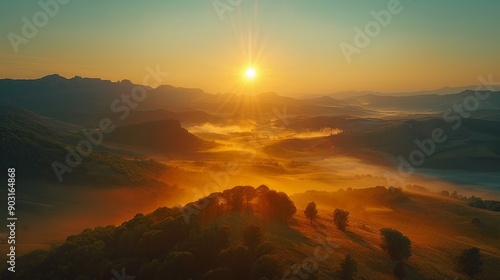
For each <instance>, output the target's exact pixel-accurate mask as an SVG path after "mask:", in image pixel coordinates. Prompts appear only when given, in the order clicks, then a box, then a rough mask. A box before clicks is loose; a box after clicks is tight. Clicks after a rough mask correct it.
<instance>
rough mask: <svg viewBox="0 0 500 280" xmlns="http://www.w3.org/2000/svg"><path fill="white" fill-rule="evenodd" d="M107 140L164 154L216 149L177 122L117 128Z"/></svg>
mask: <svg viewBox="0 0 500 280" xmlns="http://www.w3.org/2000/svg"><path fill="white" fill-rule="evenodd" d="M106 139H107V140H110V141H114V142H119V143H123V144H127V145H133V146H138V147H145V148H149V149H152V150H154V151H159V152H162V153H167V154H172V153H187V152H194V151H200V150H205V149H208V148H212V147H215V144H214V143H212V142H208V141H204V140H202V139H200V138H198V137H196V136H194V135H193V134H191V133H189V132H188V131H187V130H186V129H184V128H182V126H181V124H180V122H179V121H177V120H160V121H153V122H146V123H141V124H135V125H129V126H123V127H117V128H116V129H115V131H113V132H112V133H111V134H109V135H107V137H106Z"/></svg>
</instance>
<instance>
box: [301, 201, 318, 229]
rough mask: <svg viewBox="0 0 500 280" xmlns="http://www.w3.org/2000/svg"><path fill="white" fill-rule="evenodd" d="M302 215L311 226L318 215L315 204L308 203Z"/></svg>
mask: <svg viewBox="0 0 500 280" xmlns="http://www.w3.org/2000/svg"><path fill="white" fill-rule="evenodd" d="M304 214H305V215H306V217H307V218H308V219H309V220H310V222H311V224H312V221H313V220H314V219H316V216H317V215H318V210H317V209H316V203H314V202H309V203H308V204H307V207H306V210H304Z"/></svg>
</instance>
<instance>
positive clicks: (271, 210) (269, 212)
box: [184, 185, 297, 223]
mask: <svg viewBox="0 0 500 280" xmlns="http://www.w3.org/2000/svg"><path fill="white" fill-rule="evenodd" d="M184 209H185V210H184V211H190V210H191V211H195V212H196V214H197V215H195V216H192V215H190V213H186V215H189V216H190V217H193V218H196V219H198V220H201V221H206V220H209V219H213V218H215V217H218V216H219V215H220V214H222V213H225V212H228V211H237V212H253V213H255V214H260V215H261V216H262V217H264V218H270V219H273V220H275V221H279V222H283V223H287V222H289V221H290V219H291V218H292V217H293V215H294V214H295V213H296V212H297V208H296V207H295V203H294V202H293V201H292V200H291V199H290V198H289V197H288V195H287V194H286V193H284V192H277V191H275V190H271V189H269V187H267V186H266V185H261V186H259V187H258V188H254V187H252V186H236V187H234V188H232V189H228V190H224V191H223V192H222V193H214V194H212V195H210V196H207V197H204V198H202V199H200V200H199V201H197V202H195V203H191V204H188V205H186V206H185V207H184ZM196 209H198V210H196Z"/></svg>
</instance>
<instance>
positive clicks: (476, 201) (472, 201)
mask: <svg viewBox="0 0 500 280" xmlns="http://www.w3.org/2000/svg"><path fill="white" fill-rule="evenodd" d="M406 188H407V189H409V190H412V191H415V192H423V193H432V191H431V190H430V189H429V188H426V187H424V186H420V185H407V186H406ZM437 194H439V195H441V196H444V197H451V198H454V199H457V200H460V201H463V202H465V203H467V205H469V206H471V207H475V208H481V209H486V210H490V211H495V212H500V201H496V200H483V199H482V198H480V197H476V196H474V195H471V196H469V197H467V196H464V195H461V194H459V193H458V192H457V191H453V192H449V191H447V190H442V191H440V192H437Z"/></svg>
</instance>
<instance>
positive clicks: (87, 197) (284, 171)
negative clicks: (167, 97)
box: [19, 124, 500, 252]
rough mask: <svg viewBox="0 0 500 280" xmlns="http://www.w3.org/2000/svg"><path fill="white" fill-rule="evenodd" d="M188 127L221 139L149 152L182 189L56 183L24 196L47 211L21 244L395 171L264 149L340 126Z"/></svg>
mask: <svg viewBox="0 0 500 280" xmlns="http://www.w3.org/2000/svg"><path fill="white" fill-rule="evenodd" d="M187 129H188V130H189V131H190V132H191V133H194V134H196V135H197V136H199V137H201V138H203V139H205V140H212V141H216V142H217V143H219V144H221V145H220V146H218V147H217V148H215V149H213V150H210V151H206V152H201V153H195V154H189V155H176V156H169V157H166V156H163V155H159V154H158V155H156V154H153V155H151V154H150V155H145V156H146V157H149V158H153V159H156V160H158V161H160V162H163V163H165V164H167V165H169V166H173V167H176V169H175V171H174V172H172V171H170V172H167V173H166V174H159V177H161V179H162V180H164V181H165V182H166V183H167V184H169V185H175V186H177V188H178V189H177V190H172V189H156V190H154V191H153V190H151V189H148V188H144V187H113V188H105V189H97V188H95V187H88V188H87V187H85V186H78V187H75V186H73V187H68V186H64V185H55V186H53V187H52V191H51V193H45V194H44V195H43V197H35V198H25V205H31V206H33V207H34V209H35V208H36V209H43V211H39V210H37V211H36V212H34V213H27V214H25V215H24V217H22V216H21V218H20V223H19V224H20V231H19V240H20V243H21V244H20V248H21V249H20V250H22V251H24V252H26V251H29V250H32V249H35V248H40V247H41V248H48V247H49V244H51V243H60V242H63V241H64V239H65V238H66V237H67V236H68V235H70V234H75V233H78V232H80V231H81V230H83V229H85V228H89V227H91V228H93V227H95V226H103V225H107V224H115V225H118V224H120V223H121V222H123V221H126V220H128V219H131V218H132V217H133V216H134V215H135V214H136V213H147V212H150V211H153V210H154V209H156V208H158V207H160V206H169V207H171V206H174V205H176V204H185V203H187V202H191V201H193V200H195V199H198V198H200V197H202V196H204V195H208V194H209V193H212V192H217V191H223V190H224V189H226V188H231V187H233V186H235V185H252V186H259V185H261V184H266V185H268V186H269V187H271V188H273V189H276V190H280V191H285V192H287V193H289V194H294V193H300V192H304V191H306V190H311V189H315V190H324V191H331V190H337V189H340V188H349V187H352V188H363V187H372V186H376V185H385V186H388V185H390V184H391V182H390V181H388V179H387V176H386V175H387V174H397V171H395V169H394V168H390V167H387V166H383V165H380V166H378V165H374V164H369V163H367V161H364V160H363V159H357V158H352V157H347V156H344V155H338V154H336V153H335V149H333V150H332V151H331V152H329V153H327V154H326V155H322V154H307V153H289V154H288V153H286V152H283V153H282V154H279V155H276V154H275V155H269V154H268V153H266V152H265V151H264V148H265V147H266V146H268V145H270V144H273V143H276V142H278V141H281V140H283V139H289V138H292V137H293V138H311V137H321V136H328V135H330V134H336V133H339V132H340V131H341V130H339V129H322V130H319V131H313V132H305V133H300V134H296V133H293V132H292V131H288V130H285V129H282V128H278V127H274V128H273V127H271V128H269V129H268V130H267V131H262V130H259V129H258V127H256V126H252V125H246V126H239V125H230V126H216V125H212V124H204V125H197V126H191V127H187ZM427 173H428V174H431V173H432V172H429V171H427ZM400 184H401V185H402V186H405V185H412V184H418V185H422V186H425V187H427V188H429V189H431V190H433V191H441V190H448V191H453V190H457V191H458V192H459V193H460V194H463V195H472V194H474V195H476V196H482V197H483V198H498V197H500V193H499V192H498V190H492V188H483V187H478V186H471V185H470V184H469V185H458V184H455V183H453V182H447V181H445V180H437V179H432V177H424V176H419V175H413V176H411V177H409V178H406V179H405V180H404V182H400ZM35 204H36V205H35ZM22 248H24V250H23V249H22Z"/></svg>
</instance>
